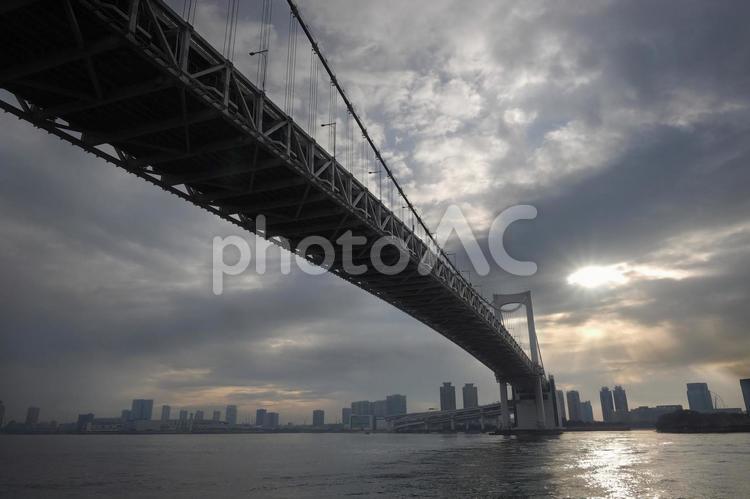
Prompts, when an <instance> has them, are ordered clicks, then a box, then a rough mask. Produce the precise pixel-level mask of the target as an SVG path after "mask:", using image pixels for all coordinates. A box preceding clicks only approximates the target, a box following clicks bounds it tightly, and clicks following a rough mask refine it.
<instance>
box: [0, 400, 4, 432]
mask: <svg viewBox="0 0 750 499" xmlns="http://www.w3.org/2000/svg"><path fill="white" fill-rule="evenodd" d="M4 422H5V406H4V405H3V401H2V400H0V428H2V427H3V423H4Z"/></svg>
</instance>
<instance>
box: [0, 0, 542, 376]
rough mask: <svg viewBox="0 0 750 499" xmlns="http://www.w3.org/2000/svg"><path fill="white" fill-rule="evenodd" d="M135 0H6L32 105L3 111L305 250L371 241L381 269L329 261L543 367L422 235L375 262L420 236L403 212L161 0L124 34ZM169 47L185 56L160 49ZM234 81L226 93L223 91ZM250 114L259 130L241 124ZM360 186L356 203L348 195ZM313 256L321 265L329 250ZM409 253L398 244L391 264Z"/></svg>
mask: <svg viewBox="0 0 750 499" xmlns="http://www.w3.org/2000/svg"><path fill="white" fill-rule="evenodd" d="M11 4H12V5H11ZM144 5H145V7H144ZM102 6H105V7H106V8H101V7H102ZM130 6H131V3H130V2H129V1H120V2H117V1H113V2H98V1H95V0H90V1H86V0H71V1H70V2H66V1H60V0H54V1H36V2H34V1H31V2H23V1H18V0H11V1H10V2H9V3H8V4H6V5H4V6H0V44H1V45H0V46H2V49H0V87H2V88H4V89H6V90H7V91H8V92H10V93H12V94H14V95H15V96H16V97H18V98H19V100H20V101H21V102H22V103H23V104H22V105H21V108H20V110H19V109H15V108H13V109H12V108H11V106H10V105H9V103H8V102H5V101H7V100H8V99H5V100H4V101H3V102H2V106H3V108H4V109H5V110H6V111H11V112H14V113H15V114H16V115H18V116H19V117H21V118H24V119H26V120H29V121H31V122H32V123H34V124H35V125H36V126H38V127H40V128H43V129H45V130H47V131H49V132H51V133H55V134H57V135H59V136H61V137H63V138H66V139H67V140H70V141H71V142H73V143H74V144H76V145H78V146H80V147H83V148H85V149H86V150H88V151H90V152H94V153H95V154H99V155H100V156H102V157H105V158H106V159H108V160H109V161H111V162H113V163H115V164H117V165H118V166H121V167H123V168H126V169H128V171H130V172H132V173H135V174H136V175H139V176H141V177H142V178H145V179H146V180H148V181H150V182H153V183H154V184H156V185H159V186H160V187H162V188H164V189H166V190H168V191H170V192H172V193H174V194H177V195H179V196H180V197H183V198H184V199H186V200H189V201H191V202H193V203H194V204H196V205H198V206H201V207H203V208H205V209H208V210H210V211H212V212H213V213H216V214H217V215H219V216H221V217H223V218H225V219H226V220H228V221H230V222H232V223H234V224H237V225H238V226H240V227H243V228H244V229H248V230H251V231H255V232H258V231H259V230H260V227H257V226H256V220H257V217H258V216H259V215H264V216H265V217H266V219H267V223H266V230H265V234H264V235H265V236H266V237H269V238H270V237H275V236H281V237H284V238H285V239H287V240H288V241H289V243H290V246H291V249H292V250H295V249H296V248H297V244H298V243H299V242H300V241H301V240H302V239H303V238H304V237H306V236H310V235H317V236H322V237H323V238H325V239H326V240H329V241H335V240H336V239H337V238H338V237H340V236H341V235H342V234H344V233H345V232H346V231H351V232H352V233H353V235H355V236H364V237H365V238H366V239H367V244H365V245H363V246H355V247H354V251H353V254H352V260H353V263H355V264H363V265H367V266H368V268H367V271H366V272H365V273H364V274H362V275H348V274H347V273H346V272H343V270H342V264H343V255H342V252H341V246H340V245H338V244H333V247H334V248H335V250H336V257H335V261H334V263H333V265H331V266H330V268H329V270H330V271H332V272H334V273H336V274H337V275H339V276H340V277H342V278H343V279H346V280H347V281H350V282H351V283H353V284H355V285H357V286H359V287H360V288H363V289H365V290H367V291H369V292H370V293H372V294H374V295H376V296H378V297H379V298H381V299H383V300H385V301H387V302H388V303H391V304H392V305H394V306H395V307H397V308H399V309H401V310H402V311H404V312H406V313H408V314H409V315H411V316H413V317H415V318H417V319H419V320H420V321H422V322H423V323H425V324H427V325H429V326H430V327H432V328H433V329H435V330H436V331H438V332H439V333H440V334H442V335H443V336H445V337H447V338H449V339H450V340H451V341H453V342H455V343H456V344H458V345H459V346H461V347H462V348H464V349H465V350H466V351H468V352H469V353H470V354H472V355H473V356H474V357H476V358H477V359H479V360H480V361H481V362H482V363H484V364H485V365H486V366H487V367H489V368H490V369H492V370H493V371H494V372H495V373H496V374H498V375H500V376H502V377H503V378H505V379H506V380H508V381H511V380H513V379H526V378H527V377H528V376H530V375H531V374H533V373H534V372H535V371H534V369H533V368H532V366H531V364H530V362H529V360H528V357H527V356H526V355H525V354H523V353H522V351H521V350H520V347H518V345H517V344H516V343H515V342H514V341H513V340H512V338H510V336H509V335H508V333H507V331H505V329H504V328H503V327H502V326H498V324H497V322H495V323H492V322H491V320H488V318H487V317H483V316H482V315H480V314H478V313H477V308H476V306H472V305H471V303H469V302H468V301H467V300H466V299H465V298H464V297H462V296H460V295H459V294H458V293H457V291H456V288H455V287H451V286H448V285H447V284H446V282H447V281H446V279H445V278H441V277H440V276H438V275H437V272H436V271H433V272H432V273H430V274H428V275H420V273H419V272H418V271H417V264H418V261H419V256H420V255H419V253H418V252H419V251H420V250H419V246H416V245H414V243H413V242H412V243H410V245H409V254H410V259H409V263H408V265H407V267H406V268H405V269H404V270H403V271H402V272H401V273H400V274H398V275H393V276H388V275H382V274H380V273H378V272H377V271H375V270H374V269H373V268H372V266H371V262H370V257H369V254H370V253H369V250H370V247H371V245H372V244H373V242H374V241H375V240H376V239H378V238H379V237H381V236H383V235H388V234H394V232H395V233H396V235H397V236H398V237H399V238H401V239H403V240H409V239H408V238H409V234H406V233H405V231H404V227H403V226H402V225H398V226H396V225H394V224H395V223H396V222H394V221H393V220H392V219H394V218H395V217H392V216H391V220H390V223H391V225H388V223H381V222H383V220H386V221H387V220H388V218H387V217H388V216H389V213H390V212H387V210H386V209H385V208H384V207H383V206H382V205H378V201H377V199H375V198H373V195H372V194H371V193H366V194H365V196H364V197H365V205H363V206H362V207H360V206H357V204H356V203H355V202H354V198H356V197H357V190H358V189H359V192H360V194H359V197H360V198H361V197H362V192H363V187H362V186H361V184H359V183H358V182H357V181H356V179H353V178H352V176H351V175H349V177H347V176H346V172H345V171H344V173H343V174H342V173H341V172H339V173H338V175H339V177H341V178H336V177H334V178H331V177H329V176H328V173H329V172H330V171H333V175H336V171H337V168H341V167H340V165H336V164H335V162H334V164H332V163H331V160H330V158H329V157H327V155H326V153H325V152H323V151H318V149H317V146H311V149H308V151H312V152H311V153H309V152H308V155H307V156H306V157H305V153H306V151H305V150H304V148H305V147H307V145H306V144H307V142H303V139H304V140H307V141H310V143H312V141H311V139H310V138H309V137H307V136H306V134H304V132H303V131H302V130H301V129H299V128H298V127H296V125H294V127H293V126H292V125H291V124H289V123H288V122H289V120H288V119H286V118H285V115H283V113H281V111H279V110H278V108H277V107H276V106H275V105H273V103H271V102H269V101H267V100H266V101H264V100H263V97H262V93H260V92H258V90H257V89H256V88H255V87H253V86H252V84H250V83H248V82H246V81H240V80H231V81H228V80H226V79H223V78H227V77H225V76H224V75H226V74H228V73H227V72H226V71H225V69H226V67H228V65H227V64H226V61H224V62H223V65H224V67H220V68H219V69H216V61H215V58H216V57H217V54H212V53H211V52H210V50H209V49H207V48H206V47H205V44H204V45H196V43H197V42H196V40H198V41H200V40H201V39H200V38H199V37H198V36H197V35H196V34H195V33H194V32H193V33H191V35H192V38H190V39H189V45H188V49H187V50H185V49H184V47H185V45H184V40H185V38H184V35H183V34H182V33H184V31H186V30H184V29H183V30H182V31H179V30H178V31H179V32H177V33H175V32H174V31H175V30H169V29H167V28H168V27H169V23H168V22H167V21H165V22H164V25H163V26H162V27H163V28H164V30H163V34H162V33H158V32H157V33H155V32H154V31H153V29H152V30H149V28H148V25H147V24H145V23H146V22H147V21H148V20H149V19H150V20H151V21H150V22H151V23H152V24H161V22H160V21H158V22H157V21H155V20H154V19H158V18H159V17H158V15H159V14H158V13H157V14H154V10H155V9H156V8H157V7H158V8H159V9H164V8H165V7H164V6H163V5H161V4H160V3H159V2H155V1H150V2H146V1H144V0H141V2H140V5H139V7H138V9H139V10H138V11H137V13H138V14H139V16H140V18H139V21H138V22H137V23H135V32H134V34H128V32H127V31H123V29H125V28H123V25H125V26H126V27H127V23H128V22H130V21H129V20H128V19H127V17H126V18H125V19H122V17H123V13H124V14H125V15H126V16H127V13H128V9H129V8H130ZM108 16H109V17H108ZM110 18H111V19H110ZM175 22H176V21H175ZM141 23H144V24H141ZM131 28H132V26H131ZM144 33H145V34H144ZM146 35H148V36H146ZM178 37H182V38H178ZM181 44H182V45H181ZM167 46H170V47H173V48H174V53H175V55H176V58H175V59H176V60H169V57H165V56H164V54H163V53H160V52H159V50H158V48H159V47H167ZM181 53H184V58H183V59H179V60H178V59H177V58H178V57H179V56H180V54H181ZM165 59H166V60H165ZM196 75H197V76H196ZM235 78H237V77H235ZM240 84H241V85H242V86H241V87H240ZM222 85H223V86H225V88H226V89H227V90H226V92H225V93H224V94H223V95H220V94H219V95H217V92H216V88H217V87H221V86H222ZM235 86H236V91H233V90H232V89H233V88H234V87H235ZM252 92H257V95H256V98H254V99H251V97H252V95H251V93H252ZM243 114H244V115H245V116H246V117H247V120H246V121H248V123H250V124H249V125H247V124H245V123H243V122H242V121H241V120H240V118H242V115H243ZM253 119H254V122H251V121H252V120H253ZM279 123H281V125H279ZM274 127H276V128H277V129H276V130H273V128H274ZM279 134H281V135H279ZM295 137H296V139H295ZM295 141H296V142H295ZM109 146H112V148H113V149H114V152H110V153H107V154H109V155H108V156H107V154H104V153H102V154H100V153H98V152H97V151H102V150H107V147H109ZM326 161H328V162H327V163H326ZM302 163H306V164H308V165H310V167H309V168H305V167H302V166H300V165H301V164H302ZM326 165H328V166H326ZM334 166H335V167H336V168H334ZM84 181H85V180H84ZM347 189H348V192H346V196H349V198H347V197H346V196H344V194H342V191H344V190H347ZM342 199H344V201H342ZM346 199H348V200H349V202H345V200H346ZM368 200H369V201H368ZM367 203H369V204H367ZM373 214H374V215H375V217H376V218H373ZM391 215H392V214H391ZM381 216H382V217H383V218H380V217H381ZM302 256H304V257H306V258H308V259H309V260H311V261H312V262H314V263H321V261H322V254H321V252H320V251H319V248H316V247H312V248H310V250H309V251H308V252H307V253H306V254H305V255H302ZM397 258H398V252H397V251H395V249H394V248H393V247H392V246H388V247H386V249H385V251H384V252H383V261H384V262H385V263H395V261H396V259H397Z"/></svg>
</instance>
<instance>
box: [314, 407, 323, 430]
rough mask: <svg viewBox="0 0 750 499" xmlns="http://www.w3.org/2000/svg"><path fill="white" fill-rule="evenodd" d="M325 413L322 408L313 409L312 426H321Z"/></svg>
mask: <svg viewBox="0 0 750 499" xmlns="http://www.w3.org/2000/svg"><path fill="white" fill-rule="evenodd" d="M325 418H326V413H325V411H324V410H322V409H315V410H314V411H313V416H312V421H313V426H323V425H324V424H325Z"/></svg>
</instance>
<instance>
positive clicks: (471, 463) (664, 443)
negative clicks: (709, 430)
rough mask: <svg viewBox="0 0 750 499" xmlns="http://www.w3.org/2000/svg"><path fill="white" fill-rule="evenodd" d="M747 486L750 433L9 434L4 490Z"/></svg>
mask: <svg viewBox="0 0 750 499" xmlns="http://www.w3.org/2000/svg"><path fill="white" fill-rule="evenodd" d="M172 495H176V496H181V497H199V496H200V497H204V498H209V497H226V496H231V497H237V496H253V497H325V496H328V497H330V496H346V495H365V496H366V495H382V496H385V497H391V496H433V497H466V496H551V497H583V496H586V497H731V498H740V497H750V434H747V433H744V434H733V435H668V434H658V433H655V432H650V431H633V432H619V433H614V432H612V433H610V432H596V433H568V434H564V435H561V436H559V437H547V438H516V437H500V436H490V435H436V434H432V435H398V434H372V435H363V434H279V435H109V436H102V435H80V436H79V435H48V436H46V435H30V436H21V435H19V436H12V435H3V436H0V496H2V497H40V496H42V497H130V496H139V497H144V496H146V497H165V496H172Z"/></svg>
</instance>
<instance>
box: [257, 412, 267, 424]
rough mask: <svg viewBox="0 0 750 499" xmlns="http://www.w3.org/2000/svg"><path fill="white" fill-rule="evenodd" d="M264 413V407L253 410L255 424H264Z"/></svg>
mask: <svg viewBox="0 0 750 499" xmlns="http://www.w3.org/2000/svg"><path fill="white" fill-rule="evenodd" d="M266 414H267V413H266V410H265V409H258V410H257V411H255V426H265V424H266Z"/></svg>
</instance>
